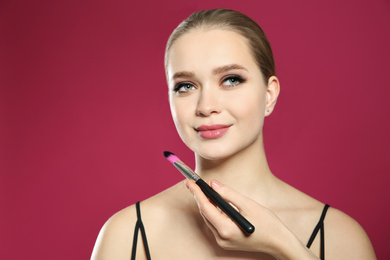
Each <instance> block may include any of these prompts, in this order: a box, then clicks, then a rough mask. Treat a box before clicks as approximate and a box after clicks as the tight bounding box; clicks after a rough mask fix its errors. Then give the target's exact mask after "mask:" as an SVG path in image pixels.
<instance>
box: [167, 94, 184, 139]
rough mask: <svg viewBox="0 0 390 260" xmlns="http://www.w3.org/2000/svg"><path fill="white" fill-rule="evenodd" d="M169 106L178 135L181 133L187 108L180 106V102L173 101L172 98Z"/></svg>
mask: <svg viewBox="0 0 390 260" xmlns="http://www.w3.org/2000/svg"><path fill="white" fill-rule="evenodd" d="M170 108H171V115H172V119H173V122H174V123H175V126H176V130H177V132H178V133H179V135H180V136H182V134H183V130H184V125H185V120H186V118H188V115H187V113H188V112H187V110H186V109H185V108H184V107H182V105H181V104H180V102H179V103H178V102H175V101H174V100H173V101H172V100H170Z"/></svg>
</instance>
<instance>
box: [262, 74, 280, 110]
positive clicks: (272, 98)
mask: <svg viewBox="0 0 390 260" xmlns="http://www.w3.org/2000/svg"><path fill="white" fill-rule="evenodd" d="M279 92H280V84H279V80H278V78H277V77H275V76H272V77H270V78H269V79H268V85H267V96H266V97H267V100H266V101H267V103H266V105H265V116H269V115H270V114H271V113H272V111H273V110H274V108H275V105H276V101H277V100H278V96H279Z"/></svg>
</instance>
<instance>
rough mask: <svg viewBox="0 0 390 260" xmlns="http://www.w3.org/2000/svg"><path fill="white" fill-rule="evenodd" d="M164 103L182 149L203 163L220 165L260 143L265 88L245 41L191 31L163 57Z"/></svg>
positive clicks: (233, 36) (213, 31)
mask: <svg viewBox="0 0 390 260" xmlns="http://www.w3.org/2000/svg"><path fill="white" fill-rule="evenodd" d="M166 69H167V77H168V87H169V101H170V107H171V112H172V117H173V120H174V123H175V125H176V128H177V131H178V133H179V135H180V137H181V139H182V140H183V141H184V143H185V144H186V145H187V146H188V147H189V148H190V149H191V150H192V151H194V152H195V153H197V154H198V155H200V156H201V157H203V158H206V159H222V158H225V157H228V156H230V155H233V154H235V153H237V152H239V151H241V150H243V149H246V148H248V147H251V146H253V145H260V143H259V142H262V128H263V121H264V116H265V114H266V103H267V86H266V85H265V83H264V80H263V77H262V74H261V72H260V69H259V67H258V66H257V64H256V62H255V60H254V58H253V57H252V55H251V53H250V50H249V48H248V45H247V43H246V40H245V38H243V37H242V36H241V35H239V34H237V33H235V32H232V31H228V30H222V29H209V30H204V29H196V30H193V31H191V32H189V33H187V34H185V35H183V36H181V37H180V38H179V39H178V40H177V41H176V42H175V43H174V44H173V45H172V47H171V49H170V51H169V53H168V64H167V68H166Z"/></svg>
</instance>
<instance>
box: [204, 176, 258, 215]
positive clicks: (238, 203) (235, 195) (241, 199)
mask: <svg viewBox="0 0 390 260" xmlns="http://www.w3.org/2000/svg"><path fill="white" fill-rule="evenodd" d="M210 186H211V187H212V188H213V190H215V191H216V192H218V193H219V195H221V197H223V198H224V199H225V200H226V201H227V202H229V203H231V204H232V205H233V206H234V207H235V208H236V209H237V210H238V211H239V212H244V208H246V206H245V205H247V204H248V203H250V201H251V200H249V198H248V197H246V196H244V195H242V194H241V193H239V192H237V191H236V190H234V189H232V188H230V187H229V186H227V185H224V184H222V183H220V182H219V181H217V180H212V181H211V185H210Z"/></svg>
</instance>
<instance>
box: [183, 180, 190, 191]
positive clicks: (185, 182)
mask: <svg viewBox="0 0 390 260" xmlns="http://www.w3.org/2000/svg"><path fill="white" fill-rule="evenodd" d="M184 184H185V185H186V187H187V189H189V187H188V183H187V180H185V181H184Z"/></svg>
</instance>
